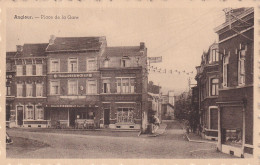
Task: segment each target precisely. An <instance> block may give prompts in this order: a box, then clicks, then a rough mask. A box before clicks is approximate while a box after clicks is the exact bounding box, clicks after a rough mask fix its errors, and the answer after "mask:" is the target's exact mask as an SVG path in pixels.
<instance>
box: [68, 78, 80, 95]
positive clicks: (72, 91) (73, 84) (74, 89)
mask: <svg viewBox="0 0 260 165" xmlns="http://www.w3.org/2000/svg"><path fill="white" fill-rule="evenodd" d="M68 89H69V90H68V94H69V95H76V94H78V82H77V80H69V81H68Z"/></svg>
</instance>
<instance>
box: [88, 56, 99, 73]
mask: <svg viewBox="0 0 260 165" xmlns="http://www.w3.org/2000/svg"><path fill="white" fill-rule="evenodd" d="M86 61H87V66H86V70H87V72H93V71H97V59H96V58H95V57H92V58H87V60H86ZM89 61H94V62H93V63H94V68H92V69H91V68H89V64H90V62H89Z"/></svg>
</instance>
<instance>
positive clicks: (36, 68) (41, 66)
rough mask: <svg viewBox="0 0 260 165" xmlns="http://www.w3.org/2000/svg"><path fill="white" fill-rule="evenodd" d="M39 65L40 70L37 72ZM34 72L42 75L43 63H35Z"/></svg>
mask: <svg viewBox="0 0 260 165" xmlns="http://www.w3.org/2000/svg"><path fill="white" fill-rule="evenodd" d="M39 66H40V68H41V72H40V74H39ZM35 70H36V71H35V74H36V76H42V75H43V65H42V64H36V65H35Z"/></svg>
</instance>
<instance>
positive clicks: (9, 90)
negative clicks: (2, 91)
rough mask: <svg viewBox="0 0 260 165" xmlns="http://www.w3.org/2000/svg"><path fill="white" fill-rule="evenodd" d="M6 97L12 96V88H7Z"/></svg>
mask: <svg viewBox="0 0 260 165" xmlns="http://www.w3.org/2000/svg"><path fill="white" fill-rule="evenodd" d="M6 96H11V87H10V86H7V87H6Z"/></svg>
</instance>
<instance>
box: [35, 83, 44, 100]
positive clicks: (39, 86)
mask: <svg viewBox="0 0 260 165" xmlns="http://www.w3.org/2000/svg"><path fill="white" fill-rule="evenodd" d="M42 96H43V85H42V84H36V97H42Z"/></svg>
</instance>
